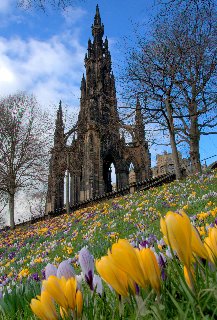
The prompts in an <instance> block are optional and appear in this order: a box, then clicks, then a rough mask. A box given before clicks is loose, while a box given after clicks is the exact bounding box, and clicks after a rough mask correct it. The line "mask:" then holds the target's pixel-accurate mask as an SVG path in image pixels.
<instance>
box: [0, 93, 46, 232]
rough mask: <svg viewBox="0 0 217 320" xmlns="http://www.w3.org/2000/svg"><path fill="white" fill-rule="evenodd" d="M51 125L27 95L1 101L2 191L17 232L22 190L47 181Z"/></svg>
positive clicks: (0, 180) (0, 186) (0, 158)
mask: <svg viewBox="0 0 217 320" xmlns="http://www.w3.org/2000/svg"><path fill="white" fill-rule="evenodd" d="M50 130H51V124H50V121H49V117H48V115H47V114H45V113H43V112H42V111H41V110H40V109H39V107H38V105H37V102H36V99H35V98H34V97H33V96H29V95H26V94H24V93H18V94H14V95H9V96H8V97H6V98H1V100H0V191H1V192H4V193H6V194H7V196H8V204H9V212H10V226H11V228H14V226H15V223H14V197H15V194H16V192H17V191H19V190H20V189H24V188H25V189H29V188H32V187H34V188H37V184H38V181H40V182H44V183H45V182H46V181H47V170H48V159H49V148H50V146H51V144H50V135H49V132H50Z"/></svg>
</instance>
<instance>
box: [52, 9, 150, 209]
mask: <svg viewBox="0 0 217 320" xmlns="http://www.w3.org/2000/svg"><path fill="white" fill-rule="evenodd" d="M103 35H104V25H103V24H102V23H101V17H100V13H99V8H98V5H97V7H96V14H95V17H94V23H93V25H92V36H93V40H92V41H91V40H90V39H89V41H88V49H87V53H86V55H85V59H84V63H85V69H86V72H85V75H83V77H82V80H81V98H80V112H79V116H78V121H77V123H76V125H75V126H74V127H73V128H72V129H71V130H70V131H69V132H64V123H63V114H62V107H61V102H60V104H59V109H58V112H57V119H56V128H55V134H54V147H53V149H52V152H51V154H52V155H51V159H50V173H49V179H48V193H47V204H46V211H47V212H49V211H52V212H53V211H56V210H58V209H60V208H63V206H64V177H65V173H66V172H67V179H66V183H65V190H66V197H65V198H66V202H67V203H69V204H70V205H73V204H75V203H77V202H79V201H83V200H87V199H90V198H94V197H96V196H98V195H101V194H103V193H106V192H110V191H112V181H111V164H112V163H113V164H114V167H115V172H116V188H117V189H120V188H122V187H124V186H126V185H127V184H128V183H129V167H130V164H133V166H134V171H135V177H136V181H137V182H139V181H142V180H144V179H146V178H150V177H151V169H150V167H151V159H150V153H149V149H148V143H147V141H146V140H145V130H144V125H143V119H142V114H141V108H140V103H139V100H138V99H137V103H136V108H135V123H134V125H133V126H131V128H130V132H131V134H132V142H131V143H126V142H125V139H124V137H123V136H121V135H120V130H121V128H122V127H123V126H124V124H123V123H122V122H121V121H120V119H119V114H118V110H117V99H116V89H115V78H114V74H113V72H112V67H111V55H110V52H109V48H108V39H107V38H105V39H103ZM126 127H127V128H128V129H129V126H125V129H126ZM70 135H73V141H72V143H71V144H70V145H69V144H68V142H67V140H68V138H69V137H70Z"/></svg>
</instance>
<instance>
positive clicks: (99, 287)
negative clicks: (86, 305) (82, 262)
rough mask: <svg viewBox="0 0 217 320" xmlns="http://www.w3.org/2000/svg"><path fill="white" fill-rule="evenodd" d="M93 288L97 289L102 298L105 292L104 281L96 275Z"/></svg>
mask: <svg viewBox="0 0 217 320" xmlns="http://www.w3.org/2000/svg"><path fill="white" fill-rule="evenodd" d="M93 288H94V289H96V293H98V294H99V295H100V296H102V292H103V286H102V279H101V278H100V277H99V276H98V275H96V274H95V275H94V277H93Z"/></svg>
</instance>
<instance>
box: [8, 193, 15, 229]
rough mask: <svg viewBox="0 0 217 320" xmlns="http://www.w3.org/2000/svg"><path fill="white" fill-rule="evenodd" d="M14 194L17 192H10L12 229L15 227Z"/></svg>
mask: <svg viewBox="0 0 217 320" xmlns="http://www.w3.org/2000/svg"><path fill="white" fill-rule="evenodd" d="M14 195H15V193H14V192H13V193H10V194H9V213H10V227H11V229H14V228H15V222H14Z"/></svg>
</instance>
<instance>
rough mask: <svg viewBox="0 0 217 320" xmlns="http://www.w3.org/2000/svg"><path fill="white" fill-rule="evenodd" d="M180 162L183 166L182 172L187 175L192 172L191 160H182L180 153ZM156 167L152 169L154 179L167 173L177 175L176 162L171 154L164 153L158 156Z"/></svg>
mask: <svg viewBox="0 0 217 320" xmlns="http://www.w3.org/2000/svg"><path fill="white" fill-rule="evenodd" d="M179 161H180V164H181V168H182V171H183V172H185V173H186V174H189V173H190V172H191V164H190V160H189V159H185V158H182V155H181V153H180V152H179ZM156 164H157V165H156V166H155V167H153V168H152V175H153V177H158V176H160V175H162V174H165V173H175V166H174V161H173V157H172V154H171V153H167V152H166V151H164V153H163V154H162V155H159V154H158V155H157V156H156Z"/></svg>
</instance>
